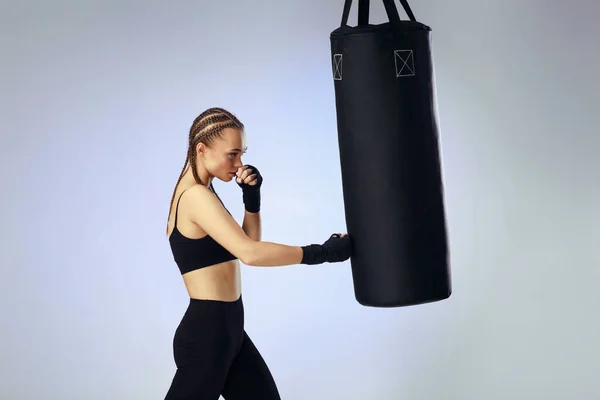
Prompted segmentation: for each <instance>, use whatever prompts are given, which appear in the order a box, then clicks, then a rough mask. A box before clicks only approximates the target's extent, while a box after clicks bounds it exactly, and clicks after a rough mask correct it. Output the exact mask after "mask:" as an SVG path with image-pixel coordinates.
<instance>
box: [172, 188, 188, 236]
mask: <svg viewBox="0 0 600 400" xmlns="http://www.w3.org/2000/svg"><path fill="white" fill-rule="evenodd" d="M186 190H187V189H186ZM184 193H185V190H184V191H183V192H181V194H180V195H179V198H178V199H177V205H176V206H175V224H174V228H177V214H178V213H179V200H181V196H183V194H184Z"/></svg>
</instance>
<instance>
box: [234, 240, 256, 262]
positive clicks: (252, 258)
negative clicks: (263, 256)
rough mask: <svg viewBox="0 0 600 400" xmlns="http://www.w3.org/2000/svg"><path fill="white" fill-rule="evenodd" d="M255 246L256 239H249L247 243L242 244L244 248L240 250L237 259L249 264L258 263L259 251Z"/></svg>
mask: <svg viewBox="0 0 600 400" xmlns="http://www.w3.org/2000/svg"><path fill="white" fill-rule="evenodd" d="M257 247H258V242H257V241H254V240H249V241H248V243H247V244H246V245H245V246H244V249H243V250H242V251H241V252H240V254H239V257H238V259H239V260H240V261H241V262H242V263H244V264H246V265H249V266H257V265H259V251H258V248H257Z"/></svg>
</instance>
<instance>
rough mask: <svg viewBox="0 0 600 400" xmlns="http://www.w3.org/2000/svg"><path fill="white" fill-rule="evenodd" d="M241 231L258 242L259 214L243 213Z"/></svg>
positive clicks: (259, 233)
mask: <svg viewBox="0 0 600 400" xmlns="http://www.w3.org/2000/svg"><path fill="white" fill-rule="evenodd" d="M242 229H243V231H244V232H245V233H246V235H247V236H248V237H249V238H250V239H252V240H255V241H257V242H260V240H261V238H262V224H261V219H260V212H257V213H250V212H248V211H244V222H243V223H242Z"/></svg>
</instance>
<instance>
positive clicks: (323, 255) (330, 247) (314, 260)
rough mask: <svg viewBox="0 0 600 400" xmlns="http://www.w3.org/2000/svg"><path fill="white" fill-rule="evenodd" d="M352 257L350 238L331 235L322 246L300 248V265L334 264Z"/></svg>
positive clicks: (314, 245) (311, 245)
mask: <svg viewBox="0 0 600 400" xmlns="http://www.w3.org/2000/svg"><path fill="white" fill-rule="evenodd" d="M351 255H352V242H351V241H350V236H349V235H346V236H344V237H342V236H340V235H339V234H333V235H331V237H330V238H329V239H327V241H326V242H325V243H323V244H310V245H307V246H302V261H301V262H300V263H301V264H306V265H315V264H323V263H325V262H329V263H334V262H341V261H346V260H347V259H349V258H350V256H351Z"/></svg>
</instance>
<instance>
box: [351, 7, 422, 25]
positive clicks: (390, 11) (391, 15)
mask: <svg viewBox="0 0 600 400" xmlns="http://www.w3.org/2000/svg"><path fill="white" fill-rule="evenodd" d="M400 4H402V7H403V8H404V12H406V15H408V18H409V19H410V20H411V21H415V22H416V18H415V15H414V14H413V12H412V10H411V8H410V5H409V4H408V1H407V0H400ZM383 5H384V6H385V12H386V13H387V16H388V19H389V21H390V24H391V25H392V27H393V28H394V29H401V28H402V21H401V20H400V15H398V9H397V8H396V3H395V0H383ZM351 8H352V0H346V1H345V2H344V11H343V13H342V24H341V26H345V25H348V17H349V16H350V9H351ZM368 23H369V0H359V1H358V25H367V24H368Z"/></svg>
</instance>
